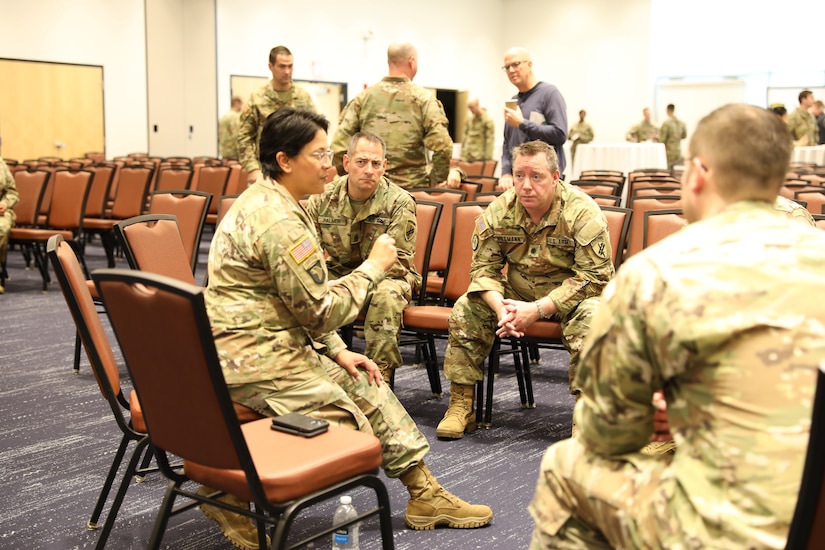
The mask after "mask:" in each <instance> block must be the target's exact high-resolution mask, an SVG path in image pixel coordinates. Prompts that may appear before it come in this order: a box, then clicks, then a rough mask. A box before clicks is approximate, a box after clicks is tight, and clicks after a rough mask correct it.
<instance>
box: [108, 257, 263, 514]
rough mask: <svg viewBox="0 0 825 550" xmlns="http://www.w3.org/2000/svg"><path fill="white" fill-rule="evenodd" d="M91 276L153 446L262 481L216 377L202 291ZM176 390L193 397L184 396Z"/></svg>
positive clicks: (141, 278) (150, 276)
mask: <svg viewBox="0 0 825 550" xmlns="http://www.w3.org/2000/svg"><path fill="white" fill-rule="evenodd" d="M92 278H93V279H94V281H95V285H96V286H97V289H98V292H99V294H100V296H101V297H102V299H103V302H104V304H105V306H106V312H107V314H108V316H109V320H110V321H111V326H112V329H113V331H114V333H115V335H116V336H117V340H118V342H119V344H120V349H121V351H122V353H123V357H124V359H125V361H126V366H127V369H128V371H129V375H130V377H131V380H132V383H133V384H134V387H135V390H136V391H137V394H138V399H139V400H140V403H141V407H142V410H143V415H144V418H145V419H146V424H147V427H148V429H149V434H150V436H151V438H152V444H153V445H154V446H155V447H157V448H159V449H162V450H164V451H167V452H170V453H172V454H175V455H177V456H179V457H181V458H183V459H185V460H191V461H194V462H196V463H198V464H200V465H202V466H207V467H213V468H221V469H226V468H231V469H236V470H244V471H245V472H246V473H247V476H248V479H250V480H252V479H254V480H255V481H257V482H258V483H260V481H259V480H258V478H257V474H256V473H255V469H254V466H252V462H251V458H250V456H249V450H248V448H247V447H246V443H245V441H244V438H243V435H242V433H241V430H240V425H239V423H238V419H237V417H236V416H235V411H234V408H233V406H232V403H231V400H230V398H229V390H228V389H227V387H226V382H225V381H224V378H223V373H222V372H221V367H220V362H219V360H218V353H217V350H216V349H215V341H214V339H213V337H212V331H211V329H210V325H209V319H208V317H207V315H206V305H205V303H204V299H203V289H202V288H201V287H197V286H195V285H191V284H186V283H182V282H180V281H178V280H176V279H172V278H170V277H164V276H163V275H157V274H154V273H146V272H142V271H128V270H123V269H104V270H98V271H95V272H94V273H93V274H92ZM181 388H185V391H186V395H188V396H191V397H192V398H190V399H181V393H180V392H181ZM251 485H252V486H253V487H254V486H255V484H251ZM253 492H254V491H253ZM256 500H258V501H264V498H263V496H262V495H260V496H259V498H256Z"/></svg>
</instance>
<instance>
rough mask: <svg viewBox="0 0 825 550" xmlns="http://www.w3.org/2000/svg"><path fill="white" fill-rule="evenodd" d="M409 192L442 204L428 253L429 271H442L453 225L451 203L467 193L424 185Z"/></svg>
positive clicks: (460, 200) (447, 253) (459, 200)
mask: <svg viewBox="0 0 825 550" xmlns="http://www.w3.org/2000/svg"><path fill="white" fill-rule="evenodd" d="M410 193H411V194H412V196H413V197H415V198H416V200H418V199H421V200H426V201H432V202H440V203H441V204H443V205H444V209H443V210H442V211H441V218H440V219H439V220H438V229H436V234H435V242H434V243H433V249H432V252H431V254H430V265H429V270H430V271H442V270H444V269H447V263H448V261H449V258H450V244H449V243H450V238H451V237H450V236H451V234H452V227H453V204H455V203H458V202H462V201H464V199H465V197H466V196H467V193H466V192H465V191H461V190H459V189H433V188H430V187H424V188H419V189H411V190H410Z"/></svg>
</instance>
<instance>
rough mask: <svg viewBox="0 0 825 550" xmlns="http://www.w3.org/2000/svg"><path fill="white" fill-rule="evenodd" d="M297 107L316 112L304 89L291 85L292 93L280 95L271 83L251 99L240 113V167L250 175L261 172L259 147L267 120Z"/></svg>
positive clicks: (310, 98)
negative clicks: (283, 109) (273, 115)
mask: <svg viewBox="0 0 825 550" xmlns="http://www.w3.org/2000/svg"><path fill="white" fill-rule="evenodd" d="M287 106H289V107H296V108H300V107H302V108H304V109H309V110H311V111H314V110H315V104H314V103H312V97H310V95H309V93H308V92H307V91H306V90H304V89H303V88H301V87H299V86H296V85H295V84H293V85H292V88H290V89H289V90H286V91H283V92H279V91H276V90H275V89H273V88H272V83H271V82H269V83H267V84H266V85H265V86H263V87H261V88H260V89H259V90H258V91H256V92H253V93H252V95H251V96H249V101H247V102H246V105H244V108H243V110H242V111H241V127H240V129H239V130H238V153H239V154H240V161H241V165H243V167H244V168H246V170H247V172H252V171H254V170H260V169H261V164H260V162H259V161H258V156H259V154H260V152H259V150H258V143H259V142H260V141H261V132H262V131H263V129H264V122H265V121H266V118H267V117H268V116H269V115H271V114H272V113H274V112H275V111H277V110H278V109H280V108H281V107H287Z"/></svg>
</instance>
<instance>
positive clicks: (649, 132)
mask: <svg viewBox="0 0 825 550" xmlns="http://www.w3.org/2000/svg"><path fill="white" fill-rule="evenodd" d="M658 133H659V129H658V128H656V126H654V125H653V123H652V122H650V121H648V120H642V121H641V122H640V123H639V124H636V125H635V126H633V127H632V128H631V129H630V130H628V132H627V134H625V136H624V137H625V139H626V140H627V141H633V140H632V139H631V138H632V137H633V136H635V137H636V142H637V143H642V142H644V141H647V140H649V139H653V140H655V139H656V136H657V134H658Z"/></svg>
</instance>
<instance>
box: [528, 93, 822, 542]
mask: <svg viewBox="0 0 825 550" xmlns="http://www.w3.org/2000/svg"><path fill="white" fill-rule="evenodd" d="M743 158H746V159H748V162H746V163H743V162H741V159H743ZM790 158H791V140H790V137H789V133H788V130H787V129H786V127H785V125H784V124H783V123H782V122H781V120H779V118H778V117H776V116H775V115H774V114H772V113H771V112H769V111H768V110H766V109H761V108H758V107H754V106H747V105H728V106H725V107H722V108H720V109H717V110H716V111H714V112H712V113H711V114H710V115H708V116H707V117H705V118H704V119H702V121H700V123H699V124H698V125H697V127H696V131H695V133H694V134H693V136H692V137H691V140H690V146H689V148H688V158H687V161H686V170H685V173H684V175H683V176H682V204H683V206H684V210H685V214H686V217H687V219H688V221H689V222H690V223H689V225H688V226H687V227H686V228H685V230H684V231H680V232H678V233H676V234H674V235H672V236H670V237H668V238H667V240H666V241H664V242H662V243H659V244H656V245H654V246H652V247H650V248H648V249H646V250H644V251H642V252H641V253H640V254H638V255H636V256H634V257H632V258H630V260H629V261H628V262H626V263H625V264H623V265H622V268H621V270H620V271H619V273H618V275H617V276H616V278H615V279H614V280H613V281H612V282H611V283H610V285H608V287H607V289H606V290H605V291H604V294H603V296H602V301H601V305H600V307H599V310H598V312H597V314H596V315H595V317H594V318H593V321H592V323H591V331H590V334H588V337H587V339H586V341H585V345H584V348H583V349H582V354H581V361H580V363H579V373H578V376H579V379H580V381H581V385H582V397H581V399H580V400H579V401H578V403H577V404H576V407H575V418H576V420H577V424H578V438H576V439H568V440H565V441H561V442H559V443H556V444H554V445H552V446H550V447H549V449H548V450H547V452H546V453H545V455H544V459H543V460H542V463H541V470H540V474H539V479H538V484H537V488H536V492H535V496H534V498H533V502H532V504H531V505H530V512H531V514H532V515H533V518H534V520H535V522H536V528H535V530H534V533H533V540H532V544H531V549H534V550H536V549H540V548H553V549H558V548H561V549H571V548H581V549H584V548H587V549H595V548H605V549H607V548H611V549H612V548H696V549H699V548H718V549H741V548H785V543H786V537H787V535H788V529H789V526H790V523H791V520H792V517H793V514H794V508H795V505H796V501H797V495H798V492H799V487H800V483H801V479H802V471H803V466H804V462H805V451H806V447H807V445H808V438H809V433H810V425H811V413H812V404H813V400H814V389H815V387H816V383H817V374H818V371H819V366H820V365H823V364H825V328H823V327H825V312H824V311H823V310H822V307H821V304H820V303H819V302H818V301H817V300H811V297H812V296H821V295H822V294H823V293H825V263H823V262H822V254H821V251H822V250H823V248H825V233H823V232H822V231H821V230H817V229H813V228H810V227H806V226H805V224H802V223H798V222H796V221H793V220H790V219H789V218H788V216H786V215H785V214H784V213H781V212H777V211H776V210H775V209H774V208H773V207H772V203H773V202H774V200H775V197H776V196H777V193H778V192H779V189H780V188H781V186H782V182H783V180H784V179H785V172H786V171H787V168H788V163H789V160H790ZM789 281H792V284H789ZM658 390H663V391H664V395H665V396H666V400H667V417H668V422H669V426H670V430H671V432H672V433H673V435H674V437H675V440H676V443H677V444H678V446H677V449H676V452H675V454H674V455H671V456H666V457H649V456H643V455H641V454H639V453H638V450H639V449H641V448H642V446H644V445H645V444H646V443H647V441H648V438H649V436H650V434H651V431H652V429H653V421H652V419H653V412H654V406H653V405H652V403H651V396H652V395H653V394H654V392H656V391H658Z"/></svg>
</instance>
